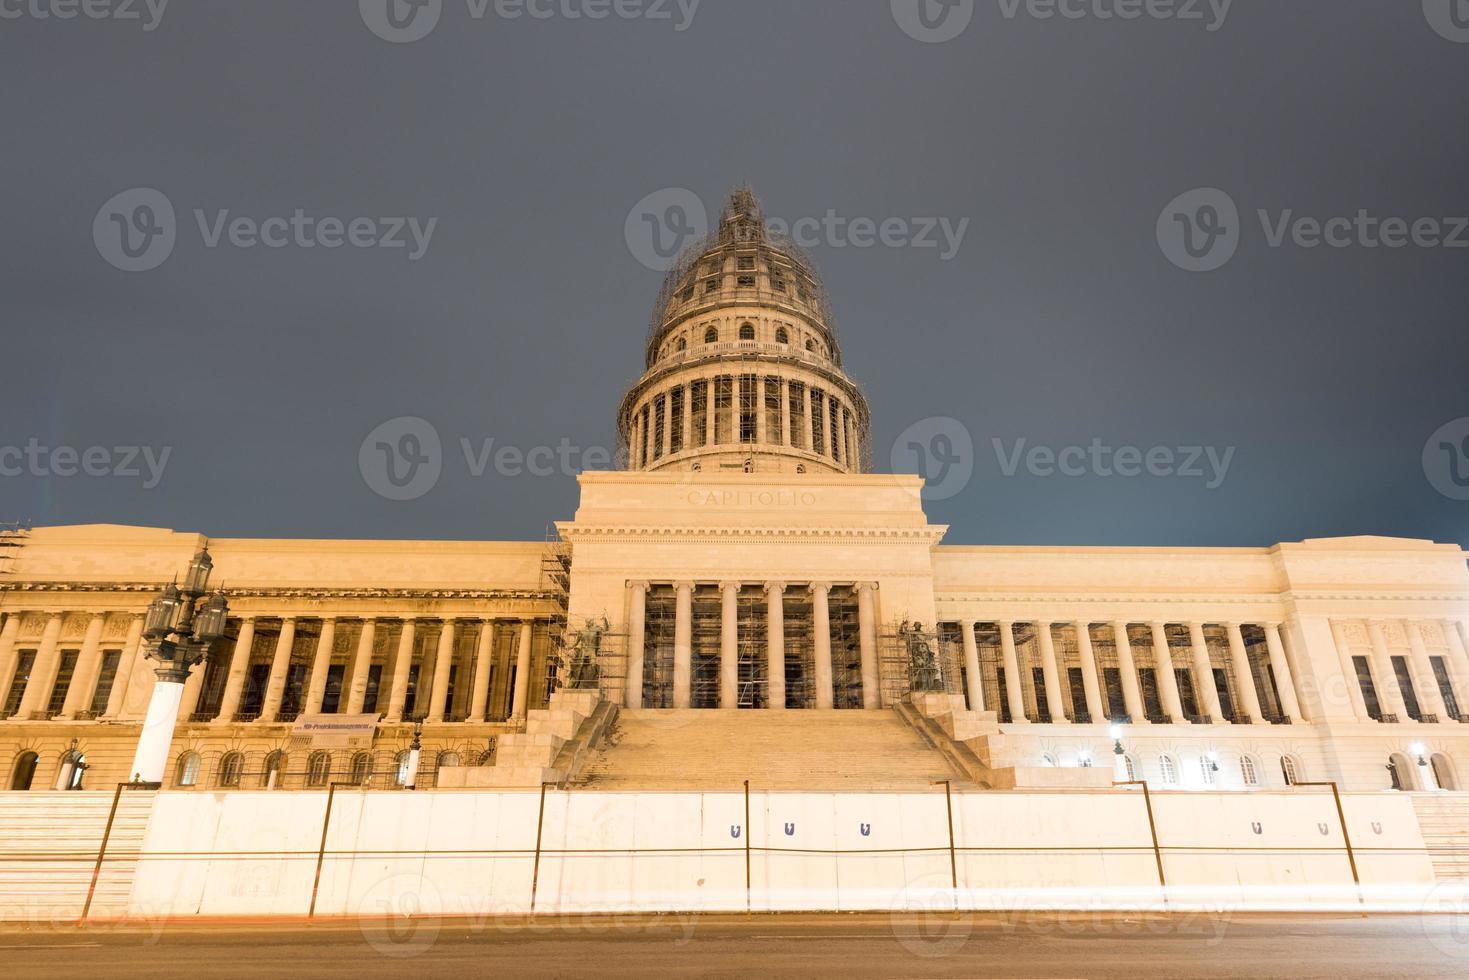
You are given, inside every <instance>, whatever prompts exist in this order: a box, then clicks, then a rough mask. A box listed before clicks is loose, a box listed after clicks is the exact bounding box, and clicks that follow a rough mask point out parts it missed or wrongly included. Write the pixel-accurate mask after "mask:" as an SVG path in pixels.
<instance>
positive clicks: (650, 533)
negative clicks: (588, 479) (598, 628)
mask: <svg viewBox="0 0 1469 980" xmlns="http://www.w3.org/2000/svg"><path fill="white" fill-rule="evenodd" d="M946 530H947V527H935V526H932V525H929V526H925V527H810V526H791V527H776V526H770V527H748V526H745V527H733V526H718V525H715V526H707V525H706V526H656V525H647V524H636V525H634V524H594V525H588V524H573V525H566V526H563V527H561V533H562V535H563V536H565V537H570V538H592V539H595V538H617V539H620V540H639V541H656V540H658V539H660V538H686V539H693V540H701V539H703V540H716V541H717V540H722V539H729V538H736V539H740V538H745V539H748V538H766V539H770V540H777V541H779V540H800V539H804V540H809V539H812V538H818V539H819V538H840V539H844V540H845V539H853V538H856V539H862V538H866V539H870V540H874V541H893V542H912V541H923V542H928V543H933V542H936V541H939V540H940V539H942V538H943V536H944V532H945V531H946Z"/></svg>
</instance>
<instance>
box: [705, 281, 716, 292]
mask: <svg viewBox="0 0 1469 980" xmlns="http://www.w3.org/2000/svg"><path fill="white" fill-rule="evenodd" d="M717 292H719V280H718V279H705V280H704V293H705V294H706V295H707V294H709V293H717Z"/></svg>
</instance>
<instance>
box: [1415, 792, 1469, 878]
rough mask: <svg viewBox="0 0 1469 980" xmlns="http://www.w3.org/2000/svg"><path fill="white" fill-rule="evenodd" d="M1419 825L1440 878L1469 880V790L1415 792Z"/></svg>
mask: <svg viewBox="0 0 1469 980" xmlns="http://www.w3.org/2000/svg"><path fill="white" fill-rule="evenodd" d="M1412 799H1413V809H1414V810H1415V811H1417V813H1418V827H1419V829H1420V830H1421V831H1422V832H1423V843H1424V845H1426V846H1427V848H1428V857H1429V859H1430V860H1431V861H1432V862H1433V873H1434V875H1435V876H1436V877H1437V878H1438V879H1439V880H1440V881H1469V793H1414V794H1412Z"/></svg>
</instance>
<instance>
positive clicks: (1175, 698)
mask: <svg viewBox="0 0 1469 980" xmlns="http://www.w3.org/2000/svg"><path fill="white" fill-rule="evenodd" d="M1148 628H1149V629H1151V630H1152V631H1153V663H1154V664H1155V665H1156V667H1157V671H1158V693H1159V696H1160V697H1162V699H1163V710H1164V711H1166V712H1167V713H1168V719H1169V720H1170V721H1172V722H1173V724H1175V725H1182V724H1184V723H1185V722H1187V721H1188V719H1187V718H1185V717H1184V716H1183V697H1182V695H1180V694H1179V693H1178V675H1177V674H1175V673H1174V672H1173V651H1172V650H1171V649H1170V648H1169V646H1168V624H1167V623H1152V624H1150V625H1149V627H1148Z"/></svg>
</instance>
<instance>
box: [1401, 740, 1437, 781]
mask: <svg viewBox="0 0 1469 980" xmlns="http://www.w3.org/2000/svg"><path fill="white" fill-rule="evenodd" d="M1408 751H1409V752H1412V753H1413V758H1414V759H1415V760H1416V761H1417V763H1418V785H1419V786H1422V787H1423V788H1424V789H1425V790H1428V791H1430V792H1432V791H1433V790H1436V789H1438V780H1437V779H1435V778H1434V775H1433V767H1432V766H1430V765H1429V764H1428V750H1427V749H1426V748H1424V746H1423V743H1422V742H1414V743H1413V744H1412V745H1410V746H1408Z"/></svg>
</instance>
